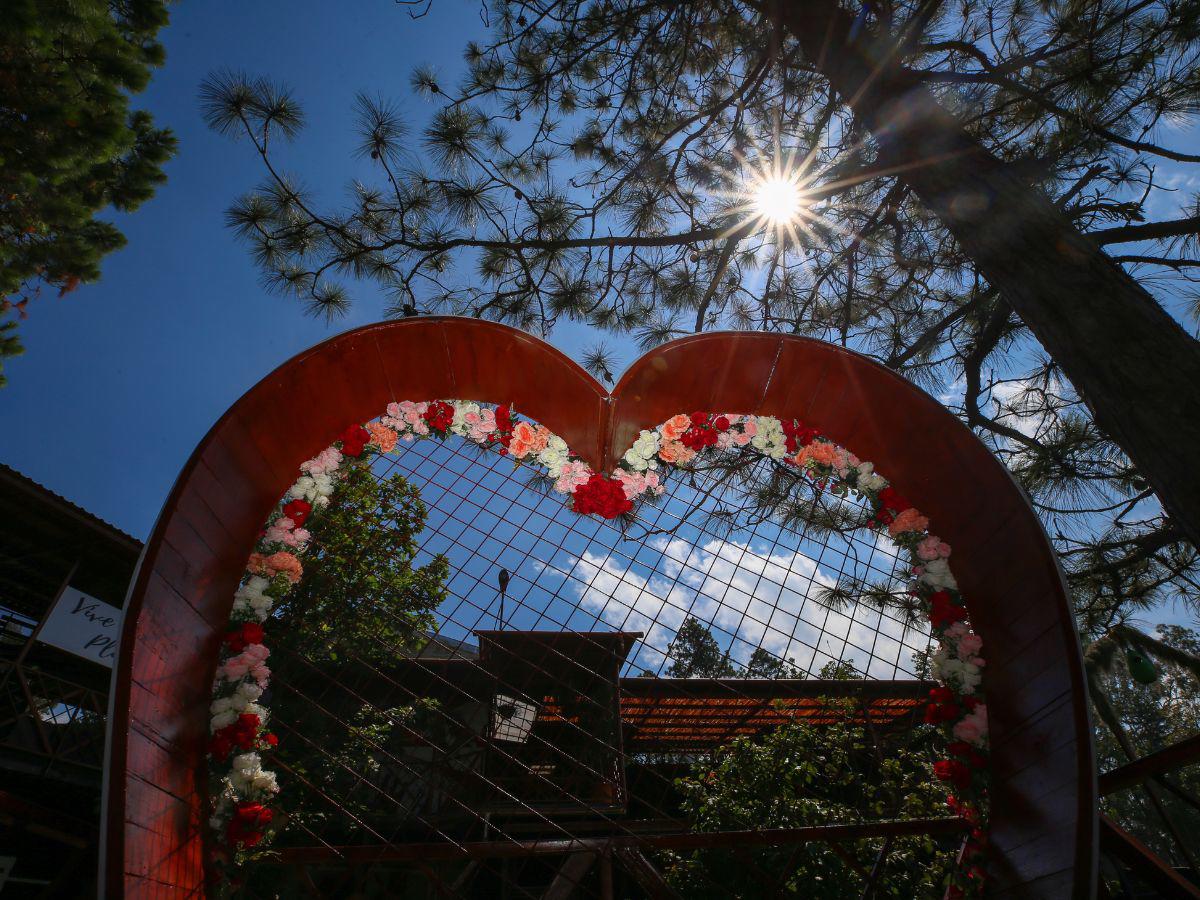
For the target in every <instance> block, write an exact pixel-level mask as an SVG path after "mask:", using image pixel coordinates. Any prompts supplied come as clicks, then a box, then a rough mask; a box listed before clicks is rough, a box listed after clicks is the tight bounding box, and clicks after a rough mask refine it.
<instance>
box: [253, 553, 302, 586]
mask: <svg viewBox="0 0 1200 900" xmlns="http://www.w3.org/2000/svg"><path fill="white" fill-rule="evenodd" d="M246 568H247V569H249V570H250V571H251V572H253V573H254V574H255V575H265V576H266V577H267V578H274V577H275V576H276V575H282V576H283V577H284V578H286V579H287V580H288V581H289V582H291V583H292V584H295V583H296V582H298V581H299V580H300V576H301V575H303V574H304V569H303V567H302V566H301V565H300V560H298V559H296V557H294V556H293V555H292V554H290V553H288V552H287V551H285V550H280V551H279V552H278V553H272V554H271V555H270V556H263V555H262V554H261V553H251V554H250V560H249V561H248V562H247V563H246Z"/></svg>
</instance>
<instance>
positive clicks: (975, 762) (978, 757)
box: [967, 750, 988, 769]
mask: <svg viewBox="0 0 1200 900" xmlns="http://www.w3.org/2000/svg"><path fill="white" fill-rule="evenodd" d="M967 762H968V763H969V764H970V766H971V768H972V769H986V768H987V764H988V761H987V757H986V756H984V755H983V754H982V753H980V752H979V751H978V750H972V751H971V752H970V753H968V754H967Z"/></svg>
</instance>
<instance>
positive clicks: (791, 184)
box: [751, 175, 803, 225]
mask: <svg viewBox="0 0 1200 900" xmlns="http://www.w3.org/2000/svg"><path fill="white" fill-rule="evenodd" d="M751 195H752V203H753V206H754V211H755V212H756V213H757V214H758V215H760V216H762V217H763V218H764V219H766V220H767V221H768V222H770V223H772V224H774V225H786V224H788V223H790V222H793V221H795V219H796V217H797V216H798V215H799V214H800V208H801V206H802V205H803V198H802V197H801V193H800V186H799V185H798V184H797V183H796V181H795V179H793V178H785V177H783V176H781V175H772V176H770V177H768V178H764V179H762V180H761V181H759V182H758V184H756V185H755V186H754V187H753V189H752V192H751Z"/></svg>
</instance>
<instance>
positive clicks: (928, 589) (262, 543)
mask: <svg viewBox="0 0 1200 900" xmlns="http://www.w3.org/2000/svg"><path fill="white" fill-rule="evenodd" d="M452 435H454V436H459V437H462V438H464V439H466V440H469V441H472V442H473V443H476V444H478V445H481V446H484V447H492V448H494V449H496V450H497V451H498V452H500V453H502V454H505V455H508V456H511V457H512V458H513V459H514V460H515V461H516V462H518V463H525V464H529V465H534V466H536V467H538V468H541V469H543V470H544V471H545V474H546V475H547V476H548V477H549V478H550V479H551V480H552V481H553V486H554V490H555V491H556V492H558V493H560V494H563V495H566V496H567V497H569V499H570V503H571V507H572V509H574V510H575V511H576V512H578V513H580V514H583V515H598V516H601V517H604V518H609V519H613V518H617V517H619V516H621V515H624V514H626V513H628V512H630V511H631V510H632V509H633V506H634V504H635V503H636V502H638V501H639V500H642V499H645V498H647V497H650V496H654V495H658V494H661V493H663V491H664V490H665V486H664V482H663V477H664V475H665V473H666V472H668V471H669V470H670V469H672V468H684V467H686V466H688V464H689V463H690V462H691V461H692V460H693V459H694V458H695V457H696V455H697V454H700V453H704V452H706V451H709V450H713V449H715V450H726V451H729V450H746V451H749V452H757V453H759V454H762V455H763V456H766V457H769V458H771V459H774V460H777V461H780V462H782V463H784V464H786V465H789V466H793V467H795V468H797V469H798V470H799V471H800V472H802V473H803V474H804V476H805V477H807V478H810V479H811V480H813V481H814V482H816V483H817V484H819V485H820V486H822V487H828V488H829V490H831V491H832V492H833V493H834V494H837V495H840V496H851V495H853V496H857V497H859V498H861V499H862V500H863V501H865V503H866V504H867V505H868V506H869V509H870V510H871V511H872V516H871V520H870V526H871V527H872V528H875V529H878V530H879V531H881V532H886V534H887V535H888V537H889V538H890V539H891V540H892V541H893V542H894V543H895V544H896V545H897V546H898V547H900V548H901V549H902V550H904V551H906V552H907V553H908V554H909V556H910V560H911V563H912V569H911V572H912V579H911V581H910V583H909V585H908V589H909V591H910V593H911V594H912V595H913V596H915V597H916V598H918V599H919V601H920V602H921V604H922V607H923V608H924V610H925V612H926V614H927V615H928V618H929V623H930V627H931V631H932V634H933V636H934V638H935V639H936V641H937V644H938V648H937V650H936V651H935V652H934V653H933V654H932V656H931V663H932V674H933V676H934V678H935V679H936V681H937V682H938V686H937V687H935V688H934V689H933V690H931V691H930V696H929V702H928V704H927V706H926V710H925V722H926V723H928V724H930V725H934V726H938V727H941V728H942V729H944V730H945V732H946V734H947V754H946V758H945V759H941V760H938V761H937V762H936V763H935V765H934V772H935V774H936V776H937V778H939V779H940V780H941V781H943V782H945V784H946V785H947V788H948V790H949V791H950V793H949V794H948V796H947V805H948V806H949V808H950V809H951V811H952V812H953V813H954V814H955V815H957V816H959V817H961V818H962V819H963V820H965V822H966V824H967V826H968V835H969V836H968V838H967V840H966V843H965V846H964V850H963V853H962V856H961V860H962V863H961V866H960V868H959V870H958V871H957V872H956V875H955V881H954V884H952V885H951V887H950V890H949V894H948V896H950V897H962V896H968V895H972V896H973V895H977V894H978V893H980V892H981V890H982V885H983V879H984V871H983V854H984V848H985V846H986V840H987V838H986V810H987V761H988V720H987V706H986V704H985V703H984V702H983V697H982V693H981V682H982V678H983V669H984V665H985V661H984V658H983V656H982V650H983V642H982V640H981V639H980V637H979V635H977V634H975V633H974V632H973V631H972V630H971V627H970V624H969V622H968V620H967V610H966V607H965V604H964V602H963V598H962V596H961V595H960V594H959V591H958V585H957V583H956V582H955V580H954V576H953V575H952V574H951V572H950V567H949V563H948V560H949V557H950V552H951V548H950V546H949V545H948V544H946V543H945V542H944V541H942V540H941V539H940V538H938V537H937V536H936V535H934V534H932V533H930V532H929V520H928V518H926V517H925V516H924V515H922V514H921V513H920V512H919V511H918V510H917V509H916V507H915V506H914V505H913V504H912V503H911V502H909V501H908V499H907V498H905V497H904V496H903V495H902V494H901V493H900V492H899V491H897V490H896V489H895V488H894V487H892V486H891V484H890V483H889V482H888V481H887V479H885V478H884V477H883V476H881V475H879V474H878V473H877V472H876V471H875V467H874V465H873V464H872V463H870V462H866V461H863V460H860V459H859V458H858V457H857V456H855V455H854V454H853V453H851V452H849V451H848V450H846V449H844V448H842V447H839V446H838V445H837V444H836V443H834V442H833V441H831V440H829V439H827V438H825V437H823V436H821V435H820V434H819V433H818V431H817V430H816V429H814V428H811V427H809V426H806V425H804V424H803V423H802V422H799V421H797V420H786V419H779V418H776V417H774V416H755V415H739V414H731V413H711V412H693V413H691V414H679V415H675V416H672V417H671V418H670V419H668V420H667V421H665V422H663V423H662V424H661V425H659V426H657V427H656V428H653V429H647V430H644V431H642V432H641V433H640V434H639V435H638V437H637V439H636V440H635V441H634V442H633V445H632V446H631V447H630V448H629V449H628V450H627V451H626V452H625V454H624V456H623V457H622V458H621V460H620V463H619V464H618V466H617V468H616V469H614V470H613V471H612V472H610V473H600V472H595V471H593V470H592V469H591V467H590V466H588V464H587V463H586V462H584V461H583V460H581V459H579V458H578V457H577V456H575V455H574V454H573V453H572V452H571V450H570V448H569V447H568V446H567V443H566V441H564V440H563V439H562V438H560V437H558V436H557V435H555V434H553V433H552V432H551V431H550V430H549V429H548V428H546V427H545V426H543V425H539V424H536V423H533V422H529V421H526V420H523V419H520V420H519V419H516V418H514V415H513V411H512V409H511V407H509V406H506V405H500V406H491V405H486V404H483V403H478V402H474V401H462V400H434V401H429V402H412V401H404V402H399V403H390V404H388V407H387V412H386V415H384V416H382V417H381V418H380V419H378V420H377V421H372V422H368V423H367V424H365V425H357V424H355V425H351V426H349V427H348V428H347V429H346V430H345V431H344V432H343V433H342V434H341V435H339V436H338V438H337V439H336V440H335V441H334V442H333V443H332V444H331V445H330V446H329V447H327V448H326V449H325V450H323V451H321V452H320V453H319V454H317V456H315V457H314V458H313V459H310V460H308V461H307V462H304V463H302V464H301V466H300V472H301V474H300V476H299V478H298V479H297V480H296V482H295V483H294V484H293V485H292V487H291V488H290V490H289V491H288V494H287V496H286V497H284V499H283V500H282V501H281V502H280V503H279V504H278V506H277V507H276V509H275V510H274V511H273V512H272V515H271V518H270V520H269V522H268V523H267V526H266V528H265V529H264V530H263V532H262V534H261V535H260V537H259V540H258V545H257V547H256V549H255V552H254V553H252V554H251V555H250V558H249V560H248V561H247V565H246V571H245V575H244V577H243V579H242V582H241V585H240V586H239V587H238V589H237V592H236V594H235V596H234V602H233V608H232V612H231V615H230V625H229V631H228V633H227V634H226V635H225V638H224V640H223V642H222V648H221V659H220V664H219V666H218V668H217V675H216V680H215V683H214V691H213V701H212V706H211V722H210V733H211V738H210V745H209V760H210V769H211V771H212V773H213V778H214V792H213V814H212V817H211V820H210V825H211V827H212V829H213V832H214V835H215V837H216V840H215V842H214V844H215V846H214V852H213V856H214V859H215V861H216V862H217V863H218V864H220V865H224V864H227V863H230V862H236V860H237V857H238V855H239V854H241V853H244V852H246V851H248V850H252V849H253V848H256V847H259V846H262V845H265V844H266V843H269V841H270V839H271V837H272V836H273V829H272V826H273V823H274V822H275V819H276V810H275V808H274V806H273V803H274V800H275V796H276V794H277V793H278V791H279V784H278V782H277V781H276V778H275V774H274V773H273V772H271V771H269V770H267V769H264V768H263V763H264V756H267V755H269V754H270V752H271V751H272V750H273V749H274V748H275V746H276V745H277V743H278V741H277V739H276V737H275V735H274V734H273V733H272V732H271V731H270V730H269V727H268V720H269V713H268V710H267V709H266V708H265V707H264V705H263V704H262V703H260V702H259V701H260V699H261V698H262V695H263V692H264V691H265V690H266V689H267V686H268V681H269V678H270V669H269V667H268V666H267V659H268V658H269V656H270V651H269V650H268V649H267V646H266V633H265V630H264V628H263V623H264V622H267V620H268V619H269V617H270V613H271V609H272V606H273V605H274V604H275V603H276V602H277V601H278V600H279V599H281V598H282V597H283V596H285V595H286V594H287V592H288V591H290V590H291V588H292V587H293V586H295V585H296V584H297V583H298V582H299V581H300V579H301V578H302V576H303V565H302V562H301V560H302V558H303V555H304V552H305V550H306V549H307V546H308V543H309V540H310V537H311V536H310V534H309V532H308V531H307V530H306V529H305V528H304V525H305V523H306V521H307V520H308V518H309V517H310V516H312V515H319V514H320V510H321V509H322V508H323V507H324V506H327V505H328V503H329V498H330V497H331V496H332V495H333V493H334V491H335V490H336V487H337V483H338V480H339V478H340V476H341V474H342V473H343V471H344V469H345V467H346V466H348V465H350V464H354V463H355V462H356V461H358V460H359V459H360V458H361V457H363V456H364V454H367V453H378V454H387V453H391V452H393V451H394V450H395V449H396V447H397V445H398V444H399V443H400V442H403V441H412V440H414V439H416V438H426V437H435V438H447V437H450V436H452Z"/></svg>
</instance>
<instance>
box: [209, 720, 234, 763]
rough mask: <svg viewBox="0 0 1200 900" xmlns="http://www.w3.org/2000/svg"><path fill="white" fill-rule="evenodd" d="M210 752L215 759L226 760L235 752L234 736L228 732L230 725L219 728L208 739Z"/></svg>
mask: <svg viewBox="0 0 1200 900" xmlns="http://www.w3.org/2000/svg"><path fill="white" fill-rule="evenodd" d="M208 752H209V753H210V754H211V755H212V757H213V758H214V759H217V760H220V761H221V762H225V760H227V759H229V754H230V753H232V752H233V738H232V737H231V736H230V735H229V734H228V726H226V727H225V728H219V729H217V731H216V732H215V733H214V734H213V736H212V737H211V738H209V741H208Z"/></svg>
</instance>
